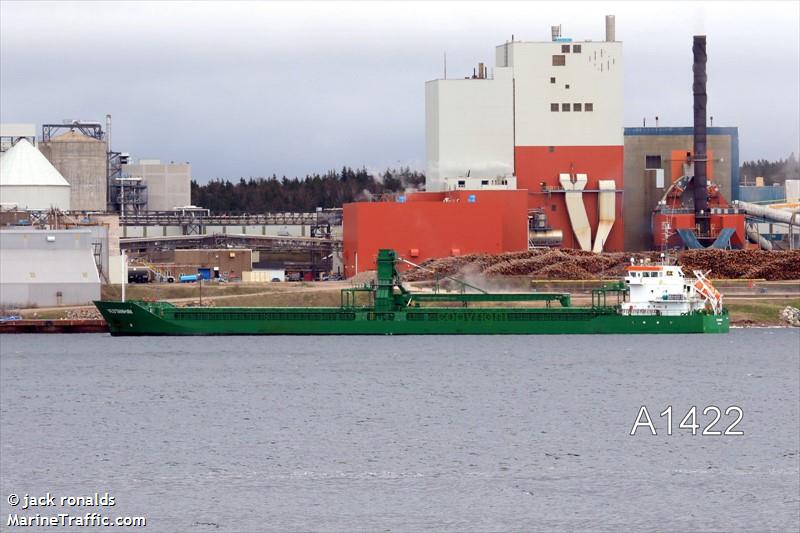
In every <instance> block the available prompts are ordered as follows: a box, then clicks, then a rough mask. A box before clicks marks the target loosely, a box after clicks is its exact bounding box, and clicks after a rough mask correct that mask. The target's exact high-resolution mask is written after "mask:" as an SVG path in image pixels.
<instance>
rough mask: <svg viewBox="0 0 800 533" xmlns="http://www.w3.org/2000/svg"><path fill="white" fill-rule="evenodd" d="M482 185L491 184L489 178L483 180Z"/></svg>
mask: <svg viewBox="0 0 800 533" xmlns="http://www.w3.org/2000/svg"><path fill="white" fill-rule="evenodd" d="M481 185H489V180H481Z"/></svg>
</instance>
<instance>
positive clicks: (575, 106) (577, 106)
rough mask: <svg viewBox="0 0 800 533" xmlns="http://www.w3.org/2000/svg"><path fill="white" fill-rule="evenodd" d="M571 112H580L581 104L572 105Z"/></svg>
mask: <svg viewBox="0 0 800 533" xmlns="http://www.w3.org/2000/svg"><path fill="white" fill-rule="evenodd" d="M572 110H573V111H580V110H581V104H572Z"/></svg>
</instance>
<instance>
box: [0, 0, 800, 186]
mask: <svg viewBox="0 0 800 533" xmlns="http://www.w3.org/2000/svg"><path fill="white" fill-rule="evenodd" d="M606 14H614V15H616V22H617V29H616V31H617V39H618V40H621V41H623V42H624V54H625V125H626V126H639V125H641V123H642V117H648V125H652V124H653V118H652V117H654V116H656V115H658V116H659V117H660V119H661V121H660V125H664V126H688V125H691V121H692V109H691V105H692V101H691V99H692V97H691V76H692V73H691V62H692V53H691V44H692V35H693V34H695V33H705V34H707V35H708V53H709V62H708V73H709V84H708V92H709V105H708V109H709V115H712V116H714V125H715V126H738V127H739V135H740V142H741V157H742V160H746V159H753V158H767V159H775V158H781V157H785V156H787V155H788V154H789V153H790V152H793V151H794V152H795V153H798V152H800V148H798V147H799V146H800V37H799V35H800V2H797V1H791V2H777V3H772V2H709V3H703V2H670V3H658V2H622V3H614V2H589V3H582V2H564V1H560V2H530V3H528V2H510V3H499V2H485V3H484V2H442V3H430V2H428V3H410V2H402V3H373V2H369V3H368V2H354V3H346V2H329V3H316V2H296V3H291V4H290V3H276V2H262V3H257V2H243V3H232V2H226V3H222V2H219V3H215V2H205V3H201V2H175V3H166V2H157V3H147V2H137V3H123V2H111V3H102V2H87V3H71V2H57V3H52V4H51V3H45V2H24V3H23V2H10V1H5V0H3V1H2V2H0V120H2V121H3V122H33V123H36V124H37V126H38V125H40V124H42V123H43V122H45V123H46V122H61V121H62V120H63V119H67V118H80V119H83V120H96V121H100V120H104V117H105V115H106V113H111V114H112V115H113V121H114V122H113V145H114V146H113V147H114V148H115V149H117V150H122V151H127V152H130V153H131V154H132V155H133V156H134V157H136V158H153V159H162V160H165V161H171V160H172V161H176V162H177V161H190V162H191V163H192V167H193V174H194V176H195V178H196V179H198V180H199V181H206V180H207V179H209V178H212V177H223V178H230V179H238V178H239V177H240V176H244V177H249V176H262V175H271V174H272V173H276V174H277V175H278V176H281V175H284V174H285V175H287V176H295V175H305V174H306V173H312V172H324V171H326V170H327V169H331V168H341V166H342V165H349V166H354V167H360V166H362V165H363V166H366V167H367V168H369V169H380V168H385V167H386V166H397V165H400V164H402V165H410V166H412V167H415V168H419V169H421V170H424V166H425V91H424V83H425V81H426V80H430V79H434V78H438V77H441V75H442V55H443V52H444V51H445V50H446V51H447V71H448V76H450V77H455V76H463V75H468V74H471V73H472V68H473V66H474V65H475V64H476V63H477V62H478V61H484V62H486V63H488V64H489V65H490V66H494V46H495V45H498V44H502V43H504V42H505V41H506V40H508V39H510V38H511V35H512V34H513V35H514V36H515V38H516V39H518V40H530V41H541V40H549V37H550V35H549V33H550V25H551V24H561V25H562V28H563V34H564V35H565V36H571V37H573V38H575V39H578V40H584V39H593V40H602V39H603V37H604V31H605V30H604V28H605V26H604V16H605V15H606Z"/></svg>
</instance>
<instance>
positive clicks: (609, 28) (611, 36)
mask: <svg viewBox="0 0 800 533" xmlns="http://www.w3.org/2000/svg"><path fill="white" fill-rule="evenodd" d="M616 33H617V32H616V24H615V23H614V15H606V42H609V43H613V42H614V41H616V40H617V38H616V37H617V36H616Z"/></svg>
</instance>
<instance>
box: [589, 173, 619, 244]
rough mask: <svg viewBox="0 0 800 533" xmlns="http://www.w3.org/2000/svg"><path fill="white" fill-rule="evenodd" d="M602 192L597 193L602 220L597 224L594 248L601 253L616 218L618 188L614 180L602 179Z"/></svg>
mask: <svg viewBox="0 0 800 533" xmlns="http://www.w3.org/2000/svg"><path fill="white" fill-rule="evenodd" d="M598 184H599V189H600V193H599V194H598V195H597V203H598V204H599V211H600V221H599V223H598V225H597V234H596V235H595V237H594V248H593V249H592V251H593V252H594V253H596V254H599V253H600V252H602V251H603V248H605V243H606V239H607V238H608V234H609V233H611V227H612V226H613V225H614V221H615V220H616V213H615V202H614V194H615V190H616V188H617V184H616V182H614V180H600V181H599V182H598Z"/></svg>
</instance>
